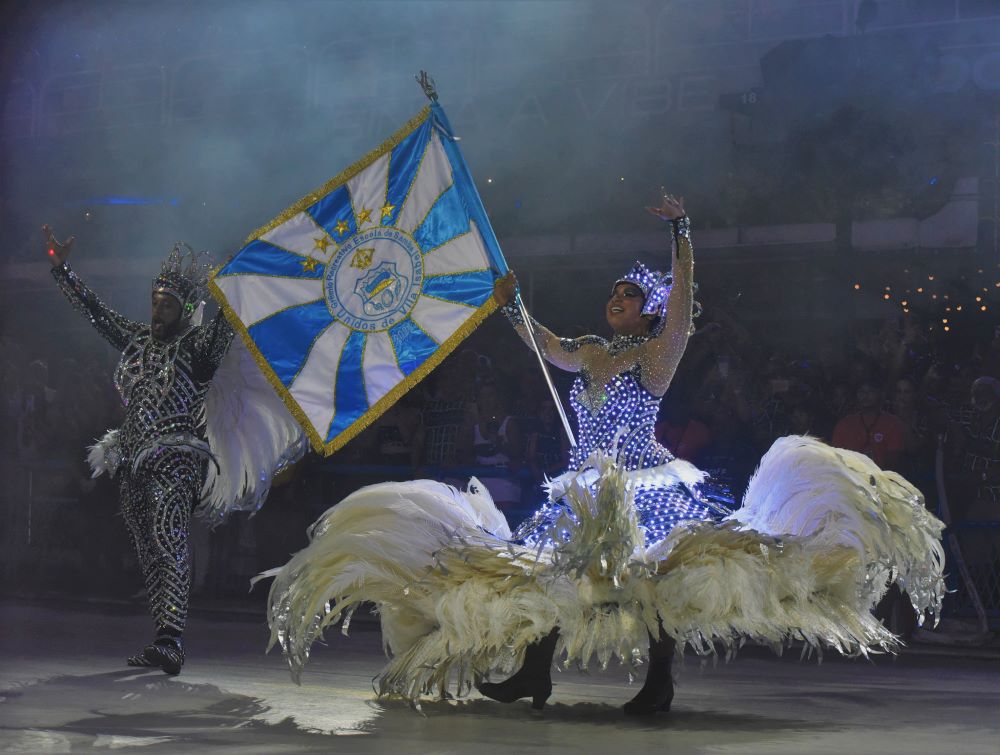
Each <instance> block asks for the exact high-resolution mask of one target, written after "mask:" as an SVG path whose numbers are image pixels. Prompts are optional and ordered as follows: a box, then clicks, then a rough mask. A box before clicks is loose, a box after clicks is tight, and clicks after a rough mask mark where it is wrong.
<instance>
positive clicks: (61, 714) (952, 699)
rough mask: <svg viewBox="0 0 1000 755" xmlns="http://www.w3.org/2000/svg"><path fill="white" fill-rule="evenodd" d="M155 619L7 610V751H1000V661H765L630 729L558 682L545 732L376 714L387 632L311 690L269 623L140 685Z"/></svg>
mask: <svg viewBox="0 0 1000 755" xmlns="http://www.w3.org/2000/svg"><path fill="white" fill-rule="evenodd" d="M148 631H149V628H148V620H147V619H146V618H145V616H143V615H141V614H138V613H136V612H135V610H134V609H132V608H121V609H115V608H114V607H113V606H108V605H101V606H89V607H88V606H85V605H71V606H67V607H66V608H63V609H58V608H55V607H52V606H49V607H42V606H41V605H39V604H37V603H26V602H24V601H16V600H4V601H0V690H2V691H0V751H6V752H46V753H56V752H70V751H73V752H76V751H80V750H89V749H97V750H118V751H126V752H127V751H131V750H134V751H141V752H148V753H157V752H164V753H175V752H199V753H201V752H219V751H226V752H240V753H267V754H268V755H274V754H275V753H286V752H289V753H290V752H314V751H315V752H347V753H392V754H393V755H403V754H404V753H442V754H443V753H475V754H476V755H487V754H489V753H512V752H516V753H531V752H551V753H577V752H588V753H589V752H595V753H596V752H603V753H609V755H620V753H623V752H628V753H642V752H652V751H654V750H655V751H659V752H669V753H732V754H736V753H788V754H789V755H792V754H793V753H795V754H798V753H830V754H831V755H833V754H834V753H836V754H837V755H840V754H841V753H845V752H851V753H906V754H907V755H915V754H916V753H935V754H938V753H948V752H951V753H963V755H972V754H973V753H989V755H997V753H998V752H1000V744H998V743H1000V660H996V659H989V658H975V657H946V656H941V655H910V654H907V655H903V656H900V657H896V658H888V657H880V658H877V659H876V660H875V661H874V662H869V661H864V660H842V659H833V658H829V657H828V658H827V659H826V660H825V661H824V662H823V663H822V664H821V665H817V664H816V662H815V661H803V662H800V661H799V660H798V659H797V658H795V657H789V656H788V655H786V656H784V657H782V658H776V657H772V656H769V655H765V654H764V653H762V652H761V651H760V650H758V649H751V650H749V651H748V652H745V653H743V654H741V655H740V656H739V657H737V658H736V659H735V660H733V661H731V662H729V663H724V662H722V661H720V662H719V663H718V664H717V665H714V666H713V665H712V664H711V663H709V664H708V665H705V666H703V665H702V664H701V663H700V661H699V659H697V658H695V657H691V656H689V657H688V658H687V660H686V664H685V668H684V670H683V673H682V676H681V681H680V684H679V686H678V690H677V696H676V698H675V700H674V710H673V711H672V712H671V713H669V714H666V715H661V716H657V717H655V718H650V719H645V720H632V719H626V718H625V717H624V716H623V715H622V713H621V708H620V706H621V704H622V703H623V702H624V701H625V700H627V699H628V698H629V697H631V695H632V694H634V691H635V688H629V687H627V686H626V681H625V674H624V672H623V671H622V670H621V669H620V668H617V667H616V668H613V669H611V670H609V671H607V672H604V673H597V672H595V673H592V674H590V675H582V674H580V673H578V672H576V671H564V672H562V673H557V674H555V676H554V681H555V683H556V687H555V691H554V693H553V696H552V698H551V700H550V704H549V705H547V706H546V708H545V711H544V712H543V713H542V714H541V715H540V716H533V715H532V714H531V712H530V710H529V705H528V702H527V701H523V702H519V703H515V704H513V705H501V704H499V703H495V702H492V701H488V700H484V699H482V698H480V697H479V695H478V694H477V693H475V692H473V696H472V698H471V699H468V700H462V701H447V702H445V701H430V702H425V703H424V704H423V710H422V712H416V711H414V710H412V709H411V708H410V707H409V706H408V705H407V704H406V703H405V702H401V701H384V702H380V701H375V700H374V697H373V694H372V687H371V679H372V677H373V676H374V675H375V674H376V673H377V671H378V669H379V668H380V666H381V664H382V662H383V658H382V654H381V647H380V639H379V634H378V631H377V628H376V626H375V625H374V624H372V623H370V622H356V623H355V625H354V626H352V631H351V637H350V638H344V637H342V636H341V635H340V634H339V632H337V631H335V632H330V633H329V638H328V639H329V645H328V646H318V647H315V648H314V652H313V658H312V661H311V662H310V664H309V666H308V667H307V669H306V673H305V675H304V677H303V683H302V686H296V685H295V684H294V683H293V682H292V681H291V679H290V678H289V675H288V671H287V667H286V666H285V662H284V660H283V659H282V658H281V655H280V653H278V652H277V651H272V653H271V654H269V655H265V654H264V652H263V650H264V647H265V643H266V639H267V632H266V627H265V626H264V623H263V618H262V616H261V618H255V617H251V616H247V615H236V616H234V617H233V618H232V619H231V620H223V619H222V617H220V615H218V614H212V615H211V616H209V617H208V618H206V616H205V614H204V613H202V615H200V616H199V615H197V614H196V615H195V616H194V618H193V620H192V622H191V626H190V628H189V630H188V635H187V651H188V663H187V665H186V666H185V668H184V670H183V672H182V673H181V675H180V676H177V677H173V678H171V677H167V676H165V675H164V674H163V673H162V672H159V671H146V670H136V669H128V668H127V667H125V665H124V657H125V656H126V655H127V654H128V653H130V652H133V651H135V650H136V649H138V648H139V647H140V646H141V645H142V644H143V643H144V642H145V641H146V640H148V637H147V633H148Z"/></svg>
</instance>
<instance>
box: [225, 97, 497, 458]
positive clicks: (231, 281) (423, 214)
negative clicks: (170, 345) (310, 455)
mask: <svg viewBox="0 0 1000 755" xmlns="http://www.w3.org/2000/svg"><path fill="white" fill-rule="evenodd" d="M505 272H506V264H505V263H504V262H503V258H502V256H501V255H500V250H499V246H498V244H497V241H496V237H495V236H494V235H493V231H492V229H491V228H490V225H489V220H488V219H487V217H486V212H485V210H484V209H483V206H482V202H481V200H480V198H479V195H478V192H477V191H476V188H475V185H474V184H473V183H472V179H471V177H470V176H469V172H468V168H467V167H466V165H465V163H464V160H463V159H462V156H461V153H460V152H459V151H458V146H457V144H455V140H454V138H453V137H452V136H451V129H450V126H449V125H448V122H447V119H446V118H445V116H444V113H443V111H442V110H441V108H440V106H438V105H437V103H434V104H433V105H431V106H430V107H428V108H425V109H424V110H423V111H421V113H420V114H418V115H417V116H416V117H415V118H413V119H412V120H411V121H410V122H409V123H407V124H406V125H405V126H404V127H403V128H401V129H400V130H399V131H397V132H396V133H395V134H394V135H393V136H392V137H390V138H389V139H388V140H387V141H386V142H385V143H384V144H382V145H381V146H380V147H379V148H377V149H376V150H374V151H373V152H372V153H370V154H369V155H367V156H365V157H364V158H362V159H361V160H359V161H358V162H357V163H355V164H354V165H352V166H351V167H350V168H348V169H347V170H345V171H344V172H343V173H341V174H340V175H339V176H337V177H335V178H334V179H331V180H330V181H329V182H327V184H326V185H325V186H323V187H322V188H321V189H319V190H317V191H315V192H313V193H311V194H309V195H308V196H306V197H304V198H303V199H302V200H300V201H299V202H297V203H296V204H294V205H292V206H291V207H289V208H288V209H287V210H285V211H284V212H283V213H282V214H281V215H279V216H278V217H277V218H275V219H274V220H273V221H271V222H270V223H269V224H267V225H266V226H264V227H263V228H261V229H259V230H258V231H256V232H255V233H254V234H252V235H251V236H250V238H248V239H247V242H246V244H245V245H244V246H243V248H242V249H241V250H240V251H239V252H237V253H236V254H235V255H234V256H233V257H232V258H231V259H230V260H229V261H228V262H227V263H226V264H225V265H223V266H222V267H220V268H219V269H218V270H217V271H216V272H215V274H214V275H213V279H212V283H211V289H212V292H213V294H214V295H215V297H216V298H217V299H218V301H219V303H220V305H221V306H222V308H223V310H224V311H225V313H226V316H227V317H228V318H229V320H230V322H232V324H233V326H234V327H235V328H236V330H237V332H239V334H240V336H241V337H242V338H243V340H244V342H245V343H246V344H247V347H248V348H249V350H250V352H251V353H252V354H253V355H254V358H255V359H256V360H257V363H258V365H260V367H261V369H262V370H263V372H264V374H265V375H266V376H267V378H268V379H269V380H270V382H271V384H272V385H273V386H274V387H275V389H276V390H277V391H278V393H279V394H280V395H281V397H282V399H283V400H284V401H285V403H286V405H287V406H288V407H289V409H290V410H291V411H292V414H293V415H294V416H295V417H296V419H298V421H299V422H300V424H302V426H303V428H304V429H305V431H306V433H307V434H308V436H309V438H310V440H311V442H312V445H313V447H314V448H315V449H316V450H317V451H322V452H324V453H327V454H329V453H332V452H333V451H335V450H337V449H338V448H340V447H342V446H343V445H344V444H345V443H347V442H348V441H349V440H350V439H351V438H353V437H354V436H355V435H357V433H359V432H360V431H361V430H363V429H364V428H365V427H367V426H368V425H369V424H370V423H371V422H373V421H374V420H375V419H376V418H377V417H378V416H379V415H380V414H381V413H382V412H384V411H385V410H386V409H388V408H389V407H390V406H391V405H392V404H393V403H394V402H395V401H396V400H397V399H398V398H399V397H400V396H402V395H403V394H404V393H405V392H406V391H407V390H409V389H410V388H411V387H412V386H413V385H414V384H415V383H416V382H417V381H419V380H421V379H422V378H423V377H424V376H425V375H426V374H427V373H428V372H430V370H431V369H433V368H434V367H435V366H436V365H437V364H438V363H439V362H440V361H441V360H442V359H443V358H444V357H445V356H447V355H448V353H450V352H451V351H452V349H454V348H455V346H456V345H457V344H458V343H460V342H461V340H462V339H464V338H465V337H466V336H468V334H469V333H470V332H471V331H472V330H473V329H474V328H475V327H476V326H477V325H479V323H481V322H482V321H483V320H484V319H485V318H486V317H487V316H488V315H489V314H490V313H492V312H493V311H494V309H495V307H496V305H495V302H494V300H493V298H492V293H493V283H494V281H495V280H496V278H497V277H498V276H499V275H502V274H503V273H505Z"/></svg>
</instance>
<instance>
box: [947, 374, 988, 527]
mask: <svg viewBox="0 0 1000 755" xmlns="http://www.w3.org/2000/svg"><path fill="white" fill-rule="evenodd" d="M971 396H972V405H971V411H970V412H969V413H968V415H967V419H966V420H965V421H964V422H963V423H960V424H956V425H953V427H952V430H951V431H950V432H949V435H948V442H949V450H950V451H951V454H950V457H951V459H952V460H953V461H957V464H953V471H952V473H951V474H950V475H949V479H950V481H951V482H952V483H953V484H954V485H955V486H956V488H957V490H956V491H955V492H954V494H953V495H952V496H951V499H952V502H953V503H952V507H953V509H957V510H953V511H952V515H953V516H955V517H956V518H970V519H997V518H1000V380H997V379H996V378H992V377H980V378H978V379H976V380H975V382H973V384H972V390H971Z"/></svg>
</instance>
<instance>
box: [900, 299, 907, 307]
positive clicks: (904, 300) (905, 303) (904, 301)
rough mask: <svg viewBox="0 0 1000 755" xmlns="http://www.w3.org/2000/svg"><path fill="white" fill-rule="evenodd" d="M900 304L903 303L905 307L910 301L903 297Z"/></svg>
mask: <svg viewBox="0 0 1000 755" xmlns="http://www.w3.org/2000/svg"><path fill="white" fill-rule="evenodd" d="M900 304H902V305H903V306H904V307H905V306H906V305H907V304H908V302H907V301H906V299H903V301H901V302H900Z"/></svg>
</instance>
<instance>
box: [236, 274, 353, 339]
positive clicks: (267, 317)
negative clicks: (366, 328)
mask: <svg viewBox="0 0 1000 755" xmlns="http://www.w3.org/2000/svg"><path fill="white" fill-rule="evenodd" d="M224 277H225V276H224ZM318 301H326V297H325V296H317V297H316V298H315V299H310V300H309V301H304V302H302V303H301V304H289V305H288V306H287V307H282V308H281V309H276V310H274V311H273V312H272V313H271V314H269V315H264V316H263V317H262V318H260V319H259V320H254V321H253V322H252V323H250V324H249V325H247V330H249V329H250V328H254V327H256V326H258V325H260V324H261V323H262V322H267V321H268V320H270V319H271V318H272V317H275V316H277V315H280V314H282V313H284V312H287V311H288V310H290V309H298V308H299V307H304V306H306V305H307V304H315V303H316V302H318ZM331 319H333V321H334V322H337V318H335V317H333V316H332V315H331Z"/></svg>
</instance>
